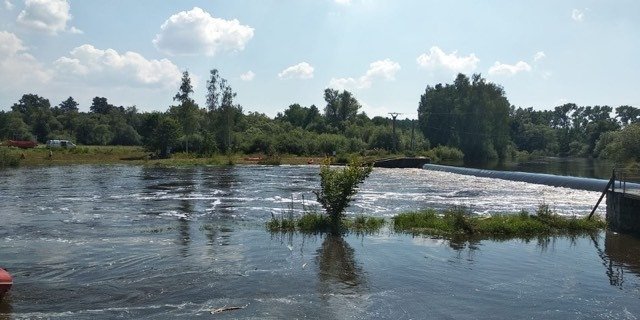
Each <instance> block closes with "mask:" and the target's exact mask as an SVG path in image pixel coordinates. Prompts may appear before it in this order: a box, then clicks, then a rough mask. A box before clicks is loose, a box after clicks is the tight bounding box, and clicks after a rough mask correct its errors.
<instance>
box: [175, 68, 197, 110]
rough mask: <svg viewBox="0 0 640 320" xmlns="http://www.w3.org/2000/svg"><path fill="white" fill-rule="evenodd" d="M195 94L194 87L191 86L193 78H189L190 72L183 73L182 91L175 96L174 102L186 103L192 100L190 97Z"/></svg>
mask: <svg viewBox="0 0 640 320" xmlns="http://www.w3.org/2000/svg"><path fill="white" fill-rule="evenodd" d="M191 93H193V86H192V85H191V78H190V77H189V71H185V72H183V73H182V80H181V82H180V89H179V90H178V93H176V95H175V96H173V101H178V102H180V103H185V102H187V101H189V100H191V97H189V95H190V94H191Z"/></svg>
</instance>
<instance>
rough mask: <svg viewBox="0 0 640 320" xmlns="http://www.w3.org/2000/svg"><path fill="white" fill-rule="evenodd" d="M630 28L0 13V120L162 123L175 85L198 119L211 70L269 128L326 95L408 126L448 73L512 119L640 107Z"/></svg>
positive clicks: (572, 0)
mask: <svg viewBox="0 0 640 320" xmlns="http://www.w3.org/2000/svg"><path fill="white" fill-rule="evenodd" d="M639 17H640V1H637V0H607V1H605V0H582V1H578V0H563V1H555V0H538V1H509V0H502V1H500V0H485V1H478V0H459V1H444V0H443V1H431V0H227V1H216V0H207V1H204V0H200V1H195V0H194V1H191V0H180V1H158V0H109V1H98V0H0V110H10V108H11V106H12V105H13V104H14V103H16V102H18V100H19V99H20V98H21V97H22V95H23V94H28V93H32V94H37V95H40V96H42V97H44V98H47V99H49V100H50V102H51V104H52V106H54V105H58V104H60V102H62V101H63V100H65V99H66V98H68V97H70V96H71V97H73V98H74V99H75V100H76V101H77V102H78V103H79V104H80V106H79V107H80V110H81V111H88V110H89V106H90V105H91V100H92V99H93V97H105V98H107V99H108V101H109V103H111V104H113V105H116V106H125V107H128V106H136V107H137V108H138V110H139V111H156V110H157V111H166V110H167V109H168V108H169V106H171V105H172V104H175V102H174V101H173V99H172V98H173V96H174V95H175V94H176V92H177V91H178V88H179V86H180V78H181V76H182V72H184V71H188V72H189V74H190V76H191V78H192V84H193V85H194V93H193V98H194V99H195V100H196V102H197V103H199V104H200V106H201V107H204V105H205V95H206V83H207V80H208V78H209V72H210V70H211V69H214V68H215V69H218V71H219V72H220V75H221V76H222V77H223V78H225V79H227V80H228V82H229V84H230V85H231V87H232V88H233V89H234V91H235V92H236V93H237V97H236V103H239V104H240V105H242V107H243V109H244V110H245V111H246V112H259V113H264V114H266V115H268V116H270V117H273V116H275V115H276V114H277V113H278V112H283V111H284V110H285V109H286V108H287V107H288V106H289V105H291V104H294V103H298V104H300V105H302V106H310V105H312V104H315V105H316V106H317V107H318V108H319V109H321V110H322V109H323V108H324V106H325V104H326V103H325V101H324V99H323V93H324V90H325V89H326V88H333V89H337V90H348V91H350V92H352V93H353V94H354V95H355V97H356V98H357V99H358V101H359V102H360V104H361V105H362V109H361V110H362V111H364V112H366V113H367V114H368V115H369V116H370V117H373V116H387V115H388V113H389V112H398V113H402V114H403V116H401V118H412V119H413V118H416V117H417V111H416V110H417V107H418V102H419V99H420V95H421V94H423V93H424V91H425V89H426V87H427V86H435V85H436V84H438V83H452V82H453V79H454V78H455V76H456V75H457V74H458V73H464V74H467V75H469V76H471V75H472V74H474V73H480V74H481V75H482V76H483V77H484V78H486V79H487V80H488V81H490V82H493V83H496V84H498V85H500V86H502V87H503V88H504V90H505V93H506V97H507V98H508V99H509V102H510V103H511V104H512V105H514V106H516V107H523V108H528V107H533V108H534V109H537V110H542V109H552V108H554V107H555V106H558V105H561V104H564V103H568V102H572V103H576V104H578V105H583V106H587V105H609V106H612V107H617V106H620V105H632V106H635V107H640V81H639V76H638V71H639V70H640V18H639Z"/></svg>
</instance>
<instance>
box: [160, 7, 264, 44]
mask: <svg viewBox="0 0 640 320" xmlns="http://www.w3.org/2000/svg"><path fill="white" fill-rule="evenodd" d="M253 30H254V29H253V28H251V27H249V26H246V25H241V24H240V22H239V21H238V20H236V19H234V20H224V19H220V18H214V17H213V16H211V14H209V13H208V12H206V11H204V10H202V9H200V8H198V7H194V8H193V9H191V10H190V11H182V12H179V13H176V14H174V15H172V16H171V17H170V18H169V19H167V20H166V21H165V22H164V23H163V24H162V26H161V27H160V33H158V34H156V36H155V38H154V39H153V44H154V45H155V46H156V48H158V49H159V50H160V51H162V52H165V53H167V54H170V55H183V54H185V55H189V54H206V55H208V56H214V55H215V54H216V53H218V52H220V51H236V50H238V51H239V50H244V48H245V46H246V44H247V43H248V42H249V40H251V38H253Z"/></svg>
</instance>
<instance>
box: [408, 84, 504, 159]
mask: <svg viewBox="0 0 640 320" xmlns="http://www.w3.org/2000/svg"><path fill="white" fill-rule="evenodd" d="M509 110H510V104H509V101H508V100H507V98H506V97H505V96H504V90H503V89H502V88H501V87H500V86H498V85H495V84H493V83H490V82H486V81H485V79H483V78H482V77H481V76H480V75H479V74H474V75H473V77H472V80H471V81H470V79H469V78H468V77H467V76H465V75H463V74H458V76H457V77H456V79H455V81H454V83H453V85H446V86H443V85H441V84H438V85H436V86H435V87H430V86H427V88H426V90H425V93H424V94H423V95H422V96H421V97H420V103H419V105H418V120H419V123H420V127H421V129H422V131H423V134H424V135H425V137H426V138H428V139H429V140H430V141H431V142H432V143H433V144H434V145H448V146H452V147H458V148H460V149H461V150H462V152H463V153H464V157H465V162H484V161H487V160H490V159H495V158H500V159H502V158H504V157H505V155H506V148H507V145H508V144H509V125H508V121H509Z"/></svg>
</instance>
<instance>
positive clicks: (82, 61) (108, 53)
mask: <svg viewBox="0 0 640 320" xmlns="http://www.w3.org/2000/svg"><path fill="white" fill-rule="evenodd" d="M54 66H55V68H56V71H57V74H58V75H59V76H60V77H61V78H66V79H68V80H79V79H81V80H82V81H87V82H94V83H100V84H103V83H106V84H107V85H113V84H118V85H126V86H152V87H166V88H173V87H177V85H178V84H179V83H180V79H181V76H182V73H181V72H180V70H179V69H178V67H177V66H176V65H175V64H173V63H172V62H171V61H169V60H167V59H161V60H148V59H146V58H145V57H143V56H142V55H140V54H139V53H136V52H131V51H128V52H125V53H123V54H120V53H118V52H117V51H115V50H113V49H106V50H101V49H97V48H95V47H94V46H92V45H89V44H85V45H82V46H79V47H77V48H75V49H73V50H71V52H70V55H69V56H68V57H61V58H59V59H58V60H56V61H55V62H54Z"/></svg>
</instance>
